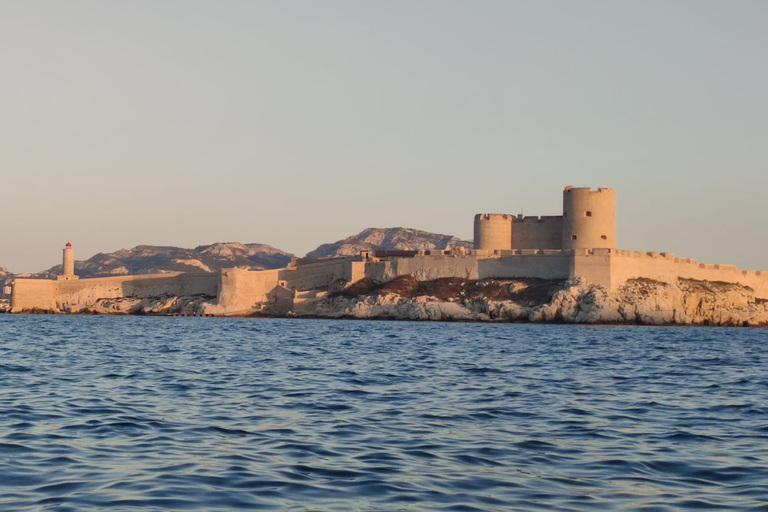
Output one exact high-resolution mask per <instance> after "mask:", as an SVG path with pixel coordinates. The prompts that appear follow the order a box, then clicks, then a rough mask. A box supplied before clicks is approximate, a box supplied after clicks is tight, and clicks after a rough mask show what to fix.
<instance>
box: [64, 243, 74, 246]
mask: <svg viewBox="0 0 768 512" xmlns="http://www.w3.org/2000/svg"><path fill="white" fill-rule="evenodd" d="M64 247H72V244H71V243H69V242H67V245H65V246H64Z"/></svg>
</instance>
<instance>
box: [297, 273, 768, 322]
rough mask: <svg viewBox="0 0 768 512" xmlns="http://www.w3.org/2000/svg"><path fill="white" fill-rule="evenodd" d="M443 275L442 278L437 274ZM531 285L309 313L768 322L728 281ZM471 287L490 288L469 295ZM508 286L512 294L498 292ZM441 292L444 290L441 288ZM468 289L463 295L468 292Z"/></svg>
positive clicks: (361, 299)
mask: <svg viewBox="0 0 768 512" xmlns="http://www.w3.org/2000/svg"><path fill="white" fill-rule="evenodd" d="M438 281H439V280H438ZM546 283H547V282H544V284H543V285H542V284H541V283H539V284H535V283H534V284H532V283H531V281H530V280H528V281H525V280H519V281H518V280H515V281H495V282H485V283H484V282H471V283H465V284H464V286H463V288H464V289H465V292H464V293H463V294H461V293H459V294H458V295H454V296H446V295H444V296H442V297H438V296H435V295H428V294H422V295H420V294H413V293H410V292H406V293H398V291H397V290H394V289H393V288H394V287H392V286H390V287H389V288H388V289H387V288H384V289H380V288H379V289H376V290H370V291H368V292H366V293H363V294H361V295H359V296H357V297H351V296H349V294H346V295H345V294H338V295H336V296H333V297H328V298H326V299H323V300H321V301H318V302H317V303H316V304H315V305H314V307H313V308H312V309H311V310H310V311H309V312H308V314H309V315H313V316H319V317H329V318H387V319H403V320H460V321H462V320H463V321H507V322H509V321H512V322H547V323H578V324H642V325H720V326H766V325H768V301H765V300H760V299H756V298H755V296H754V292H753V291H752V290H751V289H750V288H746V287H742V286H740V285H734V284H729V283H715V282H709V281H693V280H680V281H679V282H678V284H677V285H669V284H666V283H661V282H656V281H650V280H647V279H637V280H632V281H629V282H628V283H627V285H626V286H624V287H623V288H622V289H621V290H619V292H617V293H615V294H609V293H608V292H606V290H605V289H604V288H603V287H601V286H595V285H592V284H589V283H586V282H584V281H581V280H577V281H573V282H568V283H565V285H564V286H561V289H559V290H558V291H555V292H554V293H551V292H552V289H553V286H556V284H557V283H554V282H550V284H546ZM468 285H469V286H470V287H473V288H476V289H477V288H480V289H482V288H486V289H488V291H489V292H490V293H488V294H486V295H483V294H482V293H479V294H478V293H467V291H468ZM500 286H505V287H506V289H507V290H508V292H509V297H504V296H503V294H499V293H498V290H499V287H500ZM438 295H439V294H438ZM462 295H463V296H462Z"/></svg>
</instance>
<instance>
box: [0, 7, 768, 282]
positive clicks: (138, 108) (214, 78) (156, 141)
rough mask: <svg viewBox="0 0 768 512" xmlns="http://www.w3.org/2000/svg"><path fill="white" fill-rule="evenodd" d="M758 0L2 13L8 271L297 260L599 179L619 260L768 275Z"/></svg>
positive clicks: (541, 207)
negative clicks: (218, 250)
mask: <svg viewBox="0 0 768 512" xmlns="http://www.w3.org/2000/svg"><path fill="white" fill-rule="evenodd" d="M766 27H768V2H766V1H764V0H754V1H748V0H740V1H725V0H723V1H707V0H689V1H684V0H676V1H669V0H658V1H655V0H643V1H637V2H617V1H614V0H605V1H598V0H594V1H574V0H562V1H553V0H535V1H534V0H530V1H512V0H500V1H469V0H466V1H449V0H416V1H413V0H388V1H379V2H361V1H357V0H349V1H334V0H324V1H316V0H306V1H255V0H248V1H235V0H228V1H224V2H221V1H213V0H210V1H197V0H151V1H149V0H132V1H129V2H126V1H117V0H87V1H86V0H67V1H60V0H50V1H41V0H23V1H22V0H0V173H1V174H0V190H2V193H1V194H0V201H1V202H2V213H1V214H0V216H1V217H0V218H2V224H1V227H0V266H5V267H8V268H9V269H10V270H12V271H16V272H21V271H37V270H42V269H44V268H47V267H49V266H51V265H54V264H56V263H58V262H59V261H60V255H61V251H60V249H61V247H62V246H63V245H64V243H65V242H67V241H71V242H72V243H73V244H74V245H75V247H76V250H77V257H78V259H85V258H87V257H90V256H91V255H93V254H94V253H96V252H110V251H114V250H117V249H120V248H129V247H133V246H135V245H138V244H158V245H177V246H184V247H193V246H196V245H201V244H208V243H212V242H216V241H239V242H263V243H268V244H271V245H274V246H276V247H279V248H281V249H284V250H287V251H290V252H294V253H296V254H300V255H301V254H304V253H305V252H307V251H309V250H311V249H314V248H315V247H316V246H317V245H319V244H320V243H323V242H331V241H335V240H338V239H340V238H344V237H346V236H348V235H351V234H353V233H356V232H358V231H360V230H362V229H364V228H366V227H371V226H376V227H392V226H407V227H413V228H419V229H425V230H429V231H434V232H440V233H448V234H454V235H457V236H461V237H465V238H470V237H471V236H472V217H473V215H474V214H475V213H478V212H509V213H519V212H520V211H521V210H524V211H525V214H526V215H533V214H540V215H547V214H549V215H553V214H555V215H556V214H560V213H561V198H562V188H563V187H564V186H565V185H575V186H593V187H597V186H605V187H612V188H615V189H616V191H617V202H618V237H619V246H620V247H621V248H625V249H633V250H649V251H650V250H655V251H670V252H674V253H676V254H677V255H679V256H682V257H692V258H697V259H699V260H700V261H706V262H712V263H733V264H736V265H738V266H740V267H742V268H745V269H765V270H768V256H767V255H768V240H767V238H766V225H768V211H766V200H765V196H766V190H767V189H768V30H767V29H766Z"/></svg>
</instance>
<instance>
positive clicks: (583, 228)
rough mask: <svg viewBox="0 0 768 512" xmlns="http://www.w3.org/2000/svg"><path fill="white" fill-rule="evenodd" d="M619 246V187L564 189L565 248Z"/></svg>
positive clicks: (569, 187) (606, 247)
mask: <svg viewBox="0 0 768 512" xmlns="http://www.w3.org/2000/svg"><path fill="white" fill-rule="evenodd" d="M615 248H616V191H614V190H613V189H612V188H598V189H597V190H592V189H591V188H574V187H571V186H568V187H565V190H563V249H615Z"/></svg>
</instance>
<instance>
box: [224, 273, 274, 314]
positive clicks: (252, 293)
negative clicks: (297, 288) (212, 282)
mask: <svg viewBox="0 0 768 512" xmlns="http://www.w3.org/2000/svg"><path fill="white" fill-rule="evenodd" d="M282 271H283V269H274V270H258V271H251V270H245V269H239V268H228V269H224V270H222V271H221V274H219V276H218V277H219V280H220V281H219V290H220V292H219V306H222V307H224V308H228V309H232V310H237V309H248V308H250V307H251V306H253V305H254V304H255V303H257V302H266V301H267V300H268V297H267V294H268V293H270V292H271V291H272V290H274V289H275V288H276V287H277V285H278V284H279V281H280V272H282Z"/></svg>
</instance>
